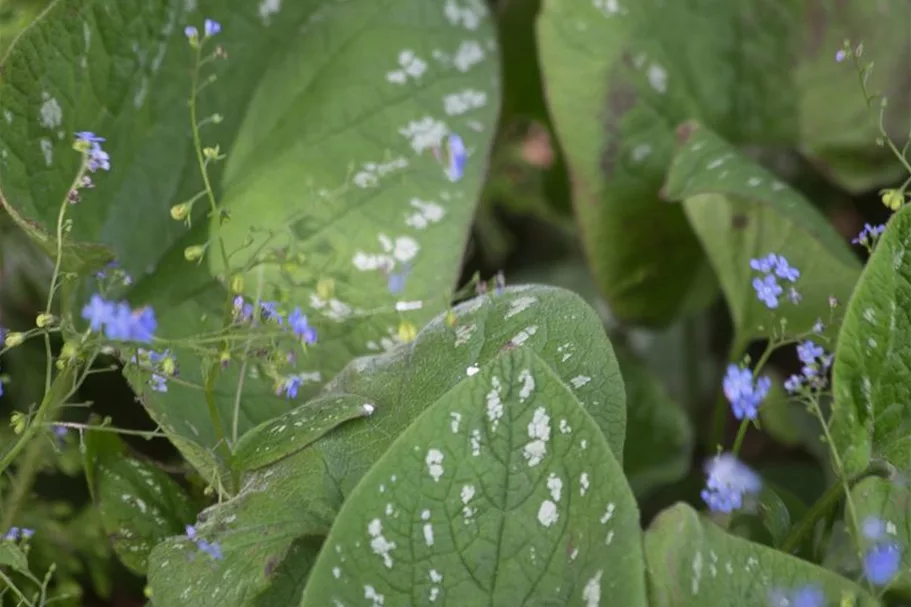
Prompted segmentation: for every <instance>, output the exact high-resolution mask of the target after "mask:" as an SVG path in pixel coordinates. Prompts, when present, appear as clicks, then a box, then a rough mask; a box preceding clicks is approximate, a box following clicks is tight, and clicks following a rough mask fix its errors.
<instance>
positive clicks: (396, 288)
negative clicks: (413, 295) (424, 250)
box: [386, 264, 411, 295]
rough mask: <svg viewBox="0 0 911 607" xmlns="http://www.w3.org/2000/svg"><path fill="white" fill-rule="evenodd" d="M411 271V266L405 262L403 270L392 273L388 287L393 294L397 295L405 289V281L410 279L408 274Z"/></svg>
mask: <svg viewBox="0 0 911 607" xmlns="http://www.w3.org/2000/svg"><path fill="white" fill-rule="evenodd" d="M410 273H411V266H410V265H408V264H405V265H404V266H403V267H402V269H401V271H399V272H396V273H390V274H389V279H388V281H387V283H386V288H387V289H389V292H390V293H392V294H393V295H397V294H399V293H401V292H402V291H404V290H405V283H406V282H407V281H408V275H409V274H410Z"/></svg>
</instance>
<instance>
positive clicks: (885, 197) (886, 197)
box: [880, 190, 905, 211]
mask: <svg viewBox="0 0 911 607" xmlns="http://www.w3.org/2000/svg"><path fill="white" fill-rule="evenodd" d="M880 194H881V195H882V201H883V204H884V205H886V207H888V208H889V209H892V210H893V211H897V210H898V209H899V208H901V206H902V204H903V203H904V202H905V197H904V195H903V194H902V193H901V192H899V191H898V190H883V191H882V192H880Z"/></svg>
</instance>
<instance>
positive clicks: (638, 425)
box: [617, 349, 694, 499]
mask: <svg viewBox="0 0 911 607" xmlns="http://www.w3.org/2000/svg"><path fill="white" fill-rule="evenodd" d="M617 360H618V361H619V363H620V373H621V374H622V375H623V383H624V385H625V386H626V402H627V414H626V415H627V431H626V432H627V440H626V447H625V452H624V455H623V470H624V473H625V474H626V476H627V478H628V480H629V484H630V486H631V487H632V488H633V492H634V493H635V494H636V496H637V497H638V498H639V499H642V497H643V496H644V495H647V494H648V493H649V492H651V491H653V490H654V489H656V488H657V487H659V486H661V485H664V484H669V483H673V482H676V481H679V480H680V479H682V478H683V477H684V476H686V473H687V472H689V469H690V461H691V459H692V451H693V442H694V436H693V428H692V426H691V425H690V420H689V418H688V417H687V415H686V412H685V411H683V409H681V407H680V406H679V405H678V404H677V403H676V402H675V401H674V400H672V399H671V398H670V397H669V396H668V394H667V392H666V391H665V389H664V387H663V386H662V385H661V382H660V380H659V379H658V377H657V376H656V375H655V374H654V373H652V371H651V370H650V369H649V368H648V367H647V366H646V365H645V364H644V363H643V362H642V361H640V360H638V359H637V358H636V357H635V356H634V355H633V354H631V353H628V352H626V351H624V350H621V349H618V350H617Z"/></svg>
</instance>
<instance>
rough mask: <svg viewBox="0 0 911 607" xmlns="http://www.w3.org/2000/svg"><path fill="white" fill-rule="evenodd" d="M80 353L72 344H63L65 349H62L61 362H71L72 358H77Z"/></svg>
mask: <svg viewBox="0 0 911 607" xmlns="http://www.w3.org/2000/svg"><path fill="white" fill-rule="evenodd" d="M78 352H79V350H78V348H76V346H75V345H74V344H73V343H72V342H69V341H68V342H66V343H65V344H63V348H61V349H60V360H69V359H71V358H75V357H76V354H77V353H78Z"/></svg>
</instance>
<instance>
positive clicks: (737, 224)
mask: <svg viewBox="0 0 911 607" xmlns="http://www.w3.org/2000/svg"><path fill="white" fill-rule="evenodd" d="M748 223H749V219H747V216H746V215H743V214H741V213H738V214H737V215H734V216H733V217H731V228H733V229H735V230H743V229H745V228H746V227H747V224H748Z"/></svg>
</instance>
